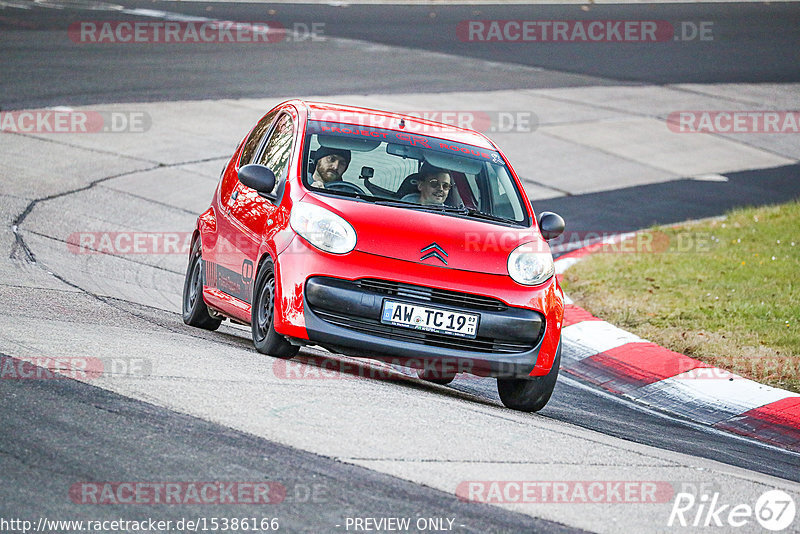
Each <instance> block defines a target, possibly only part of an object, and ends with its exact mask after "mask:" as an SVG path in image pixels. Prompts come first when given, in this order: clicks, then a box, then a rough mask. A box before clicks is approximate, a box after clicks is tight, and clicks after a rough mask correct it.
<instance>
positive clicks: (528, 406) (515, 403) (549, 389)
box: [497, 342, 561, 412]
mask: <svg viewBox="0 0 800 534" xmlns="http://www.w3.org/2000/svg"><path fill="white" fill-rule="evenodd" d="M560 366H561V342H559V343H558V349H557V350H556V357H555V360H553V367H552V369H550V372H549V373H547V374H546V375H544V376H537V377H533V378H498V379H497V392H498V393H499V394H500V400H501V401H503V405H504V406H506V407H507V408H511V409H512V410H519V411H521V412H538V411H539V410H541V409H542V408H544V407H545V405H546V404H547V401H549V400H550V395H552V394H553V389H554V388H555V387H556V380H558V368H559V367H560Z"/></svg>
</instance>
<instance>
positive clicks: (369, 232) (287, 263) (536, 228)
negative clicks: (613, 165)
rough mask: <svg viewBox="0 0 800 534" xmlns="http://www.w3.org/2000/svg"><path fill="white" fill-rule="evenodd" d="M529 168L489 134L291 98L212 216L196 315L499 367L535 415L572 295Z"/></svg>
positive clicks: (547, 391)
mask: <svg viewBox="0 0 800 534" xmlns="http://www.w3.org/2000/svg"><path fill="white" fill-rule="evenodd" d="M563 230H564V221H563V219H561V217H559V216H558V215H556V214H553V213H548V212H544V213H542V214H541V215H540V216H539V219H538V221H537V220H536V219H535V218H534V214H533V210H532V208H531V205H530V202H529V201H528V199H527V197H526V195H525V191H524V189H523V188H522V186H521V184H520V181H519V178H518V177H517V175H516V174H515V173H514V171H513V169H512V168H511V166H510V165H509V164H508V162H507V160H506V158H505V157H504V156H503V154H502V152H500V150H499V149H498V148H497V147H496V146H495V145H494V143H492V142H491V141H490V140H489V139H487V138H486V137H484V136H483V135H481V134H479V133H477V132H474V131H471V130H466V129H463V128H456V127H453V126H448V125H445V124H440V123H437V122H432V121H427V120H423V119H420V118H416V117H411V116H405V115H398V114H395V113H388V112H382V111H376V110H369V109H361V108H355V107H346V106H337V105H332V104H323V103H315V102H305V101H299V100H291V101H288V102H284V103H283V104H280V105H279V106H277V107H276V108H274V109H273V110H271V111H270V112H269V113H267V114H266V115H265V116H264V117H263V118H262V119H261V120H260V121H259V122H258V124H256V125H255V127H254V128H253V129H252V131H250V133H249V134H248V135H247V136H246V137H245V138H244V139H243V140H242V142H241V143H240V144H239V147H238V148H237V149H236V152H235V153H234V155H233V157H232V158H231V160H230V162H229V163H228V164H227V165H226V167H225V169H224V171H223V173H222V177H221V179H220V182H219V186H218V187H217V189H216V191H215V193H214V198H213V199H212V201H211V206H210V207H209V208H208V210H206V211H205V212H204V213H203V214H202V215H200V216H199V217H198V219H197V226H196V229H195V231H194V236H193V246H192V250H191V253H190V257H189V267H188V269H187V272H186V283H185V285H184V297H183V320H184V321H185V322H186V323H187V324H189V325H192V326H197V327H200V328H206V329H210V330H214V329H216V328H217V327H218V326H219V324H220V322H221V321H222V320H223V319H225V318H227V319H230V320H232V321H235V322H238V323H244V324H248V325H250V326H251V329H252V334H253V342H254V344H255V347H256V349H257V350H258V351H260V352H262V353H265V354H271V355H273V356H276V357H279V358H291V357H292V356H294V355H295V354H296V353H297V351H298V349H299V348H300V347H302V346H304V345H320V346H322V347H325V348H327V349H329V350H331V351H334V352H340V353H344V354H349V355H352V356H357V357H366V358H373V359H377V360H382V361H385V362H390V363H397V364H400V365H405V366H408V367H413V368H416V369H417V372H418V373H419V376H420V377H421V378H423V379H426V380H430V381H432V382H437V383H440V384H446V383H448V382H450V381H451V380H453V378H454V377H455V375H456V374H457V373H459V372H466V373H471V374H474V375H478V376H492V377H497V386H498V392H499V394H500V399H501V400H502V402H503V404H505V405H506V406H508V407H510V408H513V409H517V410H523V411H536V410H539V409H541V408H542V407H544V405H545V404H546V403H547V401H548V400H549V398H550V395H551V393H552V391H553V388H554V386H555V383H556V379H557V377H558V368H559V362H560V354H561V322H562V318H563V314H564V296H563V292H562V291H561V288H560V286H559V283H558V281H557V280H556V278H555V276H554V266H553V258H552V255H551V252H550V248H549V247H548V245H547V243H546V240H547V239H552V238H555V237H557V236H558V235H559V234H560V233H561V232H562V231H563Z"/></svg>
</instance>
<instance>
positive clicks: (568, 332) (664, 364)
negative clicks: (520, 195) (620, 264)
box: [556, 234, 800, 452]
mask: <svg viewBox="0 0 800 534" xmlns="http://www.w3.org/2000/svg"><path fill="white" fill-rule="evenodd" d="M631 235H634V234H621V235H618V236H615V237H614V238H611V239H607V240H604V242H601V243H597V244H594V245H589V246H587V247H584V248H581V249H578V250H576V251H573V252H569V253H567V254H565V255H563V256H561V257H559V258H558V259H557V260H556V276H559V277H560V276H562V275H563V273H564V271H566V270H567V269H568V268H569V267H571V266H572V265H574V264H575V263H576V262H578V261H580V260H581V259H582V258H584V257H585V256H587V255H589V254H592V253H594V252H597V251H599V250H601V249H602V247H603V246H605V245H607V244H609V242H619V241H622V240H625V239H627V238H628V237H630V236H631ZM566 303H567V304H566V309H565V313H564V324H563V326H564V328H563V330H562V343H563V344H564V349H565V350H564V351H563V352H562V360H561V370H562V371H564V372H567V373H569V374H572V375H575V376H577V377H579V378H581V379H583V380H585V381H587V382H590V383H592V384H595V385H597V386H600V387H601V388H603V389H605V390H607V391H609V392H612V393H614V394H617V395H621V396H624V397H627V398H630V399H633V400H635V401H637V402H641V403H644V404H646V405H649V406H652V407H655V408H658V409H660V410H663V411H666V412H669V413H672V414H676V415H679V416H682V417H686V418H688V419H691V420H693V421H697V422H700V423H703V424H706V425H709V426H711V427H714V428H717V429H720V430H726V431H729V432H734V433H736V434H740V435H743V436H748V437H751V438H754V439H757V440H759V441H763V442H766V443H770V444H772V445H776V446H779V447H782V448H786V449H789V450H793V451H797V452H800V394H797V393H792V392H790V391H785V390H782V389H778V388H774V387H770V386H766V385H763V384H759V383H758V382H754V381H752V380H748V379H746V378H742V377H741V376H738V375H735V374H733V373H730V372H728V371H725V370H722V369H718V368H716V367H712V366H710V365H708V364H705V363H703V362H700V361H698V360H695V359H694V358H690V357H688V356H685V355H683V354H679V353H677V352H673V351H671V350H668V349H665V348H663V347H660V346H658V345H656V344H655V343H651V342H649V341H647V340H645V339H642V338H640V337H638V336H635V335H634V334H631V333H630V332H626V331H625V330H622V329H620V328H617V327H616V326H614V325H612V324H609V323H607V322H606V321H603V320H601V319H598V318H597V317H594V316H593V315H592V314H591V313H589V312H587V311H586V310H584V309H582V308H580V307H578V306H575V305H574V303H573V302H572V301H571V300H570V299H569V298H566Z"/></svg>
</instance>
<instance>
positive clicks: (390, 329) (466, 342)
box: [314, 309, 534, 354]
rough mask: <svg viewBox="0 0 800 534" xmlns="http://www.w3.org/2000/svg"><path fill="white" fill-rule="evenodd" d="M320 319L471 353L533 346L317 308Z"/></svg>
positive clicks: (523, 349)
mask: <svg viewBox="0 0 800 534" xmlns="http://www.w3.org/2000/svg"><path fill="white" fill-rule="evenodd" d="M314 313H316V314H317V315H318V316H319V317H320V319H322V320H324V321H327V322H329V323H332V324H335V325H337V326H341V327H343V328H348V329H350V330H355V331H357V332H362V333H364V334H370V335H375V336H380V337H385V338H390V339H396V340H398V341H405V342H408V343H419V344H421V345H430V346H434V347H444V348H449V349H457V350H465V351H470V352H489V353H495V354H516V353H520V352H526V351H529V350H531V349H532V348H533V347H534V345H532V344H530V343H514V342H510V341H500V340H495V339H490V338H480V337H478V338H475V339H465V338H460V337H455V336H448V335H444V334H435V333H431V332H421V331H419V330H411V329H408V328H399V327H396V326H391V325H386V324H383V323H381V322H380V321H376V320H373V319H367V318H364V317H356V316H353V315H345V314H343V313H338V312H332V311H329V310H321V309H314Z"/></svg>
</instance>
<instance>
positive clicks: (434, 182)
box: [425, 180, 452, 191]
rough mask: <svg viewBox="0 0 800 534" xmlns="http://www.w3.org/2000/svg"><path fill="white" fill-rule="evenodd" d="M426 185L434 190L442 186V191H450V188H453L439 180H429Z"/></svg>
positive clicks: (448, 183)
mask: <svg viewBox="0 0 800 534" xmlns="http://www.w3.org/2000/svg"><path fill="white" fill-rule="evenodd" d="M425 183H426V184H428V185H429V186H431V187H432V188H433V189H437V188H438V187H439V186H442V189H444V190H445V191H450V187H452V184H451V183H450V182H440V181H439V180H428V181H427V182H425Z"/></svg>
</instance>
